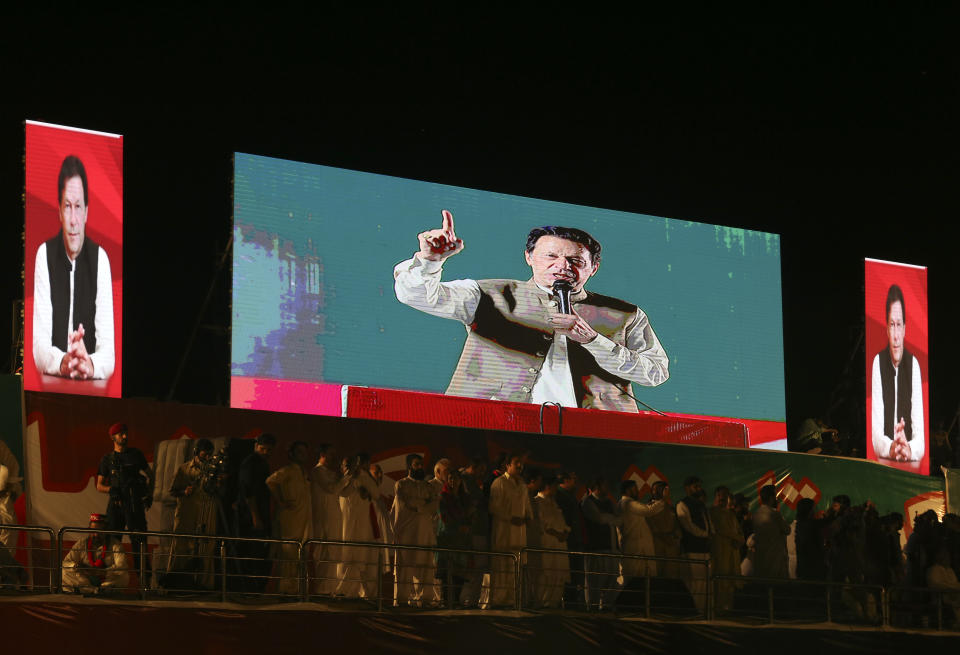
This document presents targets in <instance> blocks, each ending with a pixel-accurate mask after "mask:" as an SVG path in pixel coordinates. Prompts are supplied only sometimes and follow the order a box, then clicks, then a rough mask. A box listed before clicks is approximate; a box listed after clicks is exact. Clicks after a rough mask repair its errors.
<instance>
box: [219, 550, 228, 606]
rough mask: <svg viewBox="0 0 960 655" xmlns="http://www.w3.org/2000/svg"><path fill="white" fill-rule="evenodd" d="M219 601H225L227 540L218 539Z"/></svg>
mask: <svg viewBox="0 0 960 655" xmlns="http://www.w3.org/2000/svg"><path fill="white" fill-rule="evenodd" d="M220 601H221V602H224V603H225V602H227V542H226V541H225V540H222V539H221V540H220Z"/></svg>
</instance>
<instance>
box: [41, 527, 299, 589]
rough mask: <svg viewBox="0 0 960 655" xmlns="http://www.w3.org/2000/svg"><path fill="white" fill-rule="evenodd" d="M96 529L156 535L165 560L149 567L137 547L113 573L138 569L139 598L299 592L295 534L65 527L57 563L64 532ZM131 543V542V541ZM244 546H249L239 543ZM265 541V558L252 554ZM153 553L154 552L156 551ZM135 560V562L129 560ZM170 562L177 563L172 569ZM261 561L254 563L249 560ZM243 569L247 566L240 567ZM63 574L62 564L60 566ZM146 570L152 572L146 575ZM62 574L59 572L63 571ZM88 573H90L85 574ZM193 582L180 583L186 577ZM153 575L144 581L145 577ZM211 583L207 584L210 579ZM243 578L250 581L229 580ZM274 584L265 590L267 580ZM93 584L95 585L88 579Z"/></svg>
mask: <svg viewBox="0 0 960 655" xmlns="http://www.w3.org/2000/svg"><path fill="white" fill-rule="evenodd" d="M67 534H78V535H89V534H100V535H109V536H110V537H112V538H115V539H116V540H117V541H118V542H122V540H123V538H124V537H128V538H129V537H143V538H144V542H146V540H147V539H150V538H157V539H159V542H160V545H159V546H158V547H157V550H159V551H160V552H161V554H163V553H166V556H167V559H168V565H167V566H165V567H163V568H159V567H149V568H148V566H147V563H146V562H147V559H148V558H149V557H150V554H149V549H147V553H146V554H145V555H144V556H141V557H137V553H136V552H130V553H126V552H125V554H126V557H125V559H126V560H127V561H128V562H130V564H128V565H127V566H125V567H117V568H114V569H113V571H114V572H115V573H117V574H126V575H128V576H129V574H130V573H136V574H137V591H138V593H139V595H140V597H141V598H146V597H147V595H148V594H150V593H155V594H157V595H161V596H162V595H170V594H178V593H179V594H193V593H198V592H199V593H218V594H219V596H220V599H221V601H223V602H226V600H227V595H228V593H229V592H237V593H249V594H254V595H258V596H268V597H269V596H276V597H288V598H289V597H293V598H297V599H299V598H300V597H301V596H302V590H301V587H302V583H303V578H304V576H303V572H302V570H301V561H302V556H301V550H302V544H301V542H300V541H297V540H295V539H250V538H246V537H226V536H211V535H198V534H186V533H177V532H152V531H143V532H138V531H126V530H97V529H94V528H81V527H63V528H61V529H60V531H59V532H58V534H57V553H58V554H59V558H60V559H59V560H58V563H59V562H62V561H63V559H64V557H65V555H66V553H65V552H64V542H65V541H68V540H66V539H64V535H67ZM131 544H133V541H132V540H131ZM244 546H246V547H247V548H243V547H244ZM264 546H266V547H267V548H268V549H270V551H269V552H266V553H263V555H264V556H263V557H258V556H256V555H251V554H250V551H249V548H250V547H256V548H259V549H262V548H263V547H264ZM155 552H156V551H155ZM131 559H133V560H135V561H136V565H135V566H134V565H133V562H131V561H130V560H131ZM267 563H269V567H274V566H275V568H276V569H277V572H276V574H275V575H273V574H271V573H270V569H269V568H268V565H267ZM170 564H173V565H174V567H175V568H170ZM255 564H261V565H262V566H261V567H259V568H256V569H255V570H254V567H253V566H252V565H255ZM244 568H246V569H247V570H248V571H250V570H254V572H244ZM61 573H62V566H61ZM148 573H149V574H150V575H148ZM61 577H62V576H61ZM87 577H89V576H87ZM191 577H192V578H193V582H192V583H191V584H184V583H185V582H187V581H188V580H189V579H190V578H191ZM148 579H150V580H151V584H150V585H149V586H148V584H147V581H148ZM211 582H212V583H213V584H210V583H211ZM236 582H246V583H248V584H246V585H243V584H232V583H236ZM271 583H272V584H274V585H275V588H274V589H273V590H270V591H268V590H267V589H268V587H269V585H270V584H271ZM89 586H92V587H98V586H99V585H97V584H96V583H91V585H89ZM59 590H60V591H61V592H70V591H72V589H68V588H65V586H64V585H63V583H62V580H61V582H60V584H59Z"/></svg>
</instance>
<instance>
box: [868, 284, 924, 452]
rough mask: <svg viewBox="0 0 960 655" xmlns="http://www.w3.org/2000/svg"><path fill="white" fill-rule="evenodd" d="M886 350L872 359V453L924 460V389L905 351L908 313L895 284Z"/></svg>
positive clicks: (891, 292) (888, 314)
mask: <svg viewBox="0 0 960 655" xmlns="http://www.w3.org/2000/svg"><path fill="white" fill-rule="evenodd" d="M886 320H887V322H886V327H887V347H886V348H884V349H883V350H881V351H880V352H879V353H877V355H876V356H875V357H874V358H873V371H872V373H871V375H870V381H871V382H870V384H871V397H872V408H871V412H870V426H871V427H870V430H871V438H872V440H873V452H875V453H876V454H877V457H879V458H882V459H892V460H895V461H898V462H916V461H920V460H921V459H923V452H924V446H925V443H924V442H925V440H924V434H923V386H922V384H921V379H920V364H919V362H917V358H916V357H914V356H913V354H912V353H911V352H910V351H909V350H907V348H906V344H905V343H904V336H905V334H906V330H907V311H906V305H905V304H904V301H903V291H902V290H901V289H900V287H899V286H897V285H896V284H894V285H891V287H890V290H889V291H888V292H887V302H886Z"/></svg>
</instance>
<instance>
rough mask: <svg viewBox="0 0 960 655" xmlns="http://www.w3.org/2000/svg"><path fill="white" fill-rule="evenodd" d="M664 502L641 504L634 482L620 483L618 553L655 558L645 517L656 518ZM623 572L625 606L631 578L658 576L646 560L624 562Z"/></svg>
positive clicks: (655, 565)
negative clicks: (620, 519)
mask: <svg viewBox="0 0 960 655" xmlns="http://www.w3.org/2000/svg"><path fill="white" fill-rule="evenodd" d="M664 507H666V503H665V502H664V501H663V499H662V498H661V499H659V500H654V501H653V502H651V503H649V504H648V503H642V502H640V490H639V489H638V488H637V483H636V482H635V481H634V480H624V481H623V482H622V483H620V516H621V517H623V524H622V525H621V526H620V527H619V528H618V530H619V531H620V552H621V553H623V554H624V555H646V556H648V557H654V556H655V555H656V552H655V549H654V545H653V532H652V531H651V530H650V526H649V525H648V524H647V517H648V516H655V515H657V514H659V513H660V512H662V511H663V509H664ZM621 566H622V569H623V587H624V592H625V594H624V598H625V600H624V602H625V604H627V605H630V604H633V603H632V592H633V591H634V589H633V586H631V584H630V583H631V581H632V579H634V578H645V577H651V578H652V577H654V576H656V575H657V563H656V562H654V561H653V560H646V559H624V560H623V562H622V565H621Z"/></svg>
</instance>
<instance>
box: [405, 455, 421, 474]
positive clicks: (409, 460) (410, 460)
mask: <svg viewBox="0 0 960 655" xmlns="http://www.w3.org/2000/svg"><path fill="white" fill-rule="evenodd" d="M417 459H419V460H420V461H421V462H422V461H423V455H421V454H420V453H410V454H409V455H407V470H408V471H409V470H410V467H411V466H413V462H414V460H417Z"/></svg>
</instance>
